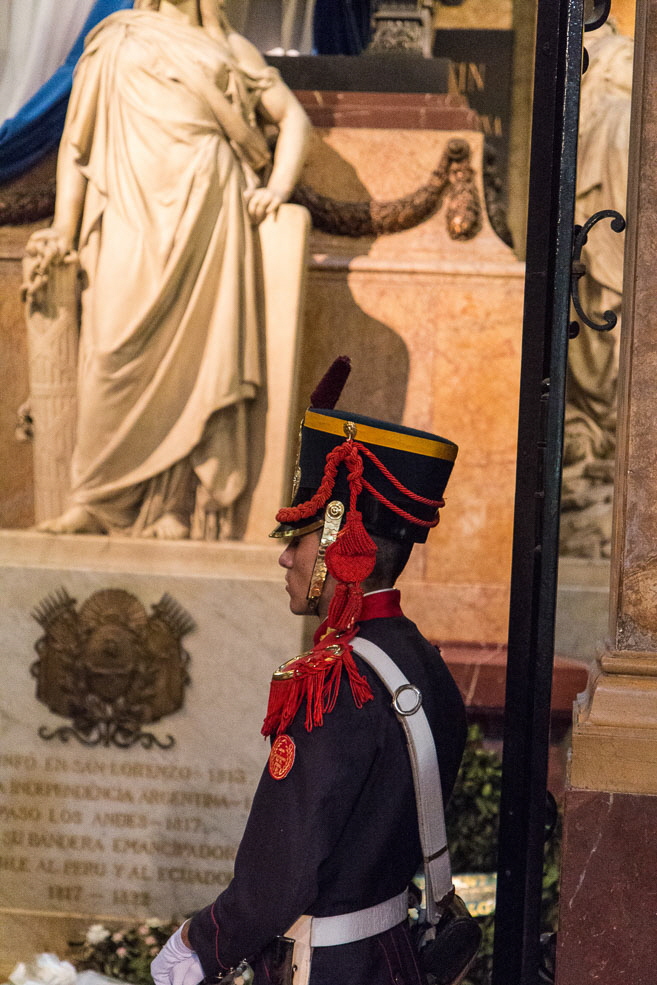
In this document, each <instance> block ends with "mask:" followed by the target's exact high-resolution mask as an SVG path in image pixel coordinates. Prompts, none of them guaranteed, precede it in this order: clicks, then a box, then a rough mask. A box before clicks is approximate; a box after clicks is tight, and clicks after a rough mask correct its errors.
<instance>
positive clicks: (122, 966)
mask: <svg viewBox="0 0 657 985" xmlns="http://www.w3.org/2000/svg"><path fill="white" fill-rule="evenodd" d="M177 927H178V922H175V923H165V922H164V921H162V920H159V919H155V918H153V919H149V920H144V922H143V923H141V924H138V925H137V926H136V927H135V926H130V927H122V928H120V929H119V930H115V931H111V930H108V929H107V927H105V926H103V924H99V923H94V924H92V925H91V926H90V927H89V929H88V930H87V933H86V935H85V938H84V940H82V941H71V942H70V947H71V957H72V959H73V961H74V963H75V966H76V968H77V970H78V971H98V972H100V973H101V974H103V975H108V976H109V977H110V978H118V979H120V980H121V981H124V982H131V983H133V985H152V979H151V972H150V967H151V961H152V960H153V958H154V957H155V955H156V954H157V953H158V952H159V951H160V950H161V948H162V946H163V945H164V944H165V942H166V941H167V940H168V938H169V937H170V936H171V934H172V933H173V932H174V930H176V928H177ZM15 985H22V983H15ZM26 985H27V983H26ZM53 985H59V983H53ZM62 985H69V983H62Z"/></svg>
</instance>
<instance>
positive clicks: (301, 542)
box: [278, 530, 326, 616]
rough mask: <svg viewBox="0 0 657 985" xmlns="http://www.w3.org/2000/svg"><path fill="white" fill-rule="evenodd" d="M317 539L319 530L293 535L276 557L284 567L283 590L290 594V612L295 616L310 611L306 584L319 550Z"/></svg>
mask: <svg viewBox="0 0 657 985" xmlns="http://www.w3.org/2000/svg"><path fill="white" fill-rule="evenodd" d="M319 539H320V532H319V530H313V531H311V532H310V533H308V534H304V535H303V536H302V537H293V538H292V539H291V540H290V541H289V542H288V544H287V545H286V547H285V550H284V551H283V553H282V554H281V556H280V557H279V559H278V563H279V564H280V566H281V567H282V568H285V590H286V592H287V593H288V595H289V596H290V612H293V613H294V614H295V616H305V615H307V613H308V612H310V609H309V607H308V599H307V595H308V586H309V585H310V578H311V576H312V573H313V567H314V565H315V558H316V557H317V551H318V550H319ZM324 587H325V589H326V586H324ZM324 594H326V591H324V593H323V595H324Z"/></svg>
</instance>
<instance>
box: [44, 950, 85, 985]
mask: <svg viewBox="0 0 657 985" xmlns="http://www.w3.org/2000/svg"><path fill="white" fill-rule="evenodd" d="M35 965H36V972H37V978H38V980H39V981H40V982H43V983H44V985H75V980H76V978H77V972H76V970H75V968H74V967H73V965H72V964H70V963H69V962H68V961H60V960H59V959H58V958H57V957H56V956H55V955H54V954H39V955H38V956H37V958H36V961H35Z"/></svg>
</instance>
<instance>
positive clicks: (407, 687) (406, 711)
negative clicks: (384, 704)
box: [392, 684, 422, 715]
mask: <svg viewBox="0 0 657 985" xmlns="http://www.w3.org/2000/svg"><path fill="white" fill-rule="evenodd" d="M405 691H411V692H412V693H413V694H414V695H415V703H414V705H413V706H412V707H411V708H402V706H401V704H400V701H399V699H400V697H401V696H402V695H403V694H404V692H405ZM421 704H422V692H421V691H420V689H419V687H416V686H415V684H402V685H401V686H400V687H398V688H397V690H396V691H395V693H394V694H393V696H392V707H393V708H394V709H395V711H396V712H397V714H398V715H414V714H415V712H416V711H417V710H418V708H419V707H420V705H421Z"/></svg>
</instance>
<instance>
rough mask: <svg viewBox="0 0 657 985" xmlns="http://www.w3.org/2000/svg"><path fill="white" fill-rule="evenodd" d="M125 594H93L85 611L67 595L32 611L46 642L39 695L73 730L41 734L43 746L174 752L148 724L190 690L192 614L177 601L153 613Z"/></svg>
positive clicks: (38, 667) (34, 670)
mask: <svg viewBox="0 0 657 985" xmlns="http://www.w3.org/2000/svg"><path fill="white" fill-rule="evenodd" d="M151 610H152V611H151V614H150V615H149V614H148V613H147V612H146V609H145V608H144V606H143V605H142V604H141V602H140V601H139V600H138V599H137V598H135V596H134V595H131V594H130V592H126V591H124V590H122V589H118V588H107V589H103V590H101V591H98V592H94V594H93V595H91V596H90V597H89V598H88V599H87V601H86V602H84V603H83V604H82V605H81V606H80V608H79V610H78V609H77V608H76V600H75V599H72V598H71V597H70V596H69V595H68V593H67V592H66V590H65V589H60V590H59V591H58V592H56V593H55V594H54V595H51V596H48V597H47V598H46V599H44V600H43V601H42V602H41V603H40V604H39V605H38V607H37V608H36V609H35V611H34V612H33V616H34V618H35V619H36V621H37V622H38V623H39V624H40V625H41V626H42V628H43V630H44V635H43V636H42V637H41V638H40V639H39V640H37V642H36V644H35V649H36V651H37V653H38V655H39V659H38V660H35V662H34V663H33V664H32V666H31V667H30V672H31V674H32V676H33V677H35V678H36V682H37V686H36V696H37V699H38V700H39V701H41V702H42V703H43V704H45V705H46V706H47V707H48V708H49V709H50V711H52V712H54V713H55V714H56V715H63V716H64V717H66V718H70V719H72V722H73V724H72V725H66V726H61V727H60V728H57V729H54V730H52V731H50V730H48V729H47V728H46V727H45V726H42V727H41V728H40V729H39V734H40V735H41V737H42V738H44V739H54V738H56V737H58V738H59V739H60V740H61V741H63V742H66V741H68V740H69V739H70V738H75V739H77V740H78V741H79V742H81V743H83V744H84V745H86V746H97V745H103V746H110V745H113V746H118V747H120V748H130V747H131V746H134V745H136V744H139V745H141V746H142V747H143V748H146V749H147V748H151V747H152V746H154V745H155V746H158V747H159V748H161V749H168V748H171V746H173V744H174V739H173V737H172V736H170V735H169V736H167V737H166V739H164V740H160V739H158V738H157V737H156V736H155V735H154V734H153V733H152V732H148V731H144V728H143V727H144V725H147V724H149V723H151V722H156V721H158V720H159V719H160V718H162V717H164V716H165V715H170V714H172V713H173V712H175V711H177V710H178V709H179V708H181V707H182V704H183V697H184V689H185V686H186V685H187V684H188V683H189V675H188V672H187V667H188V664H189V655H188V654H187V653H186V651H185V650H184V649H183V647H182V645H181V640H182V638H183V636H185V635H186V634H187V633H189V632H191V630H192V629H194V622H193V620H192V619H191V617H190V616H189V614H188V613H187V612H186V611H185V610H184V609H183V608H182V606H180V605H179V604H178V603H177V602H175V601H174V599H172V598H171V596H170V595H166V594H165V595H163V596H162V598H161V599H160V601H159V602H158V603H156V604H155V605H153V606H151Z"/></svg>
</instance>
